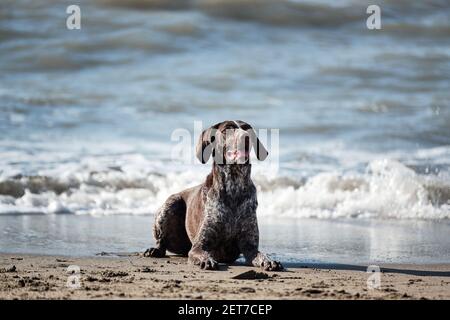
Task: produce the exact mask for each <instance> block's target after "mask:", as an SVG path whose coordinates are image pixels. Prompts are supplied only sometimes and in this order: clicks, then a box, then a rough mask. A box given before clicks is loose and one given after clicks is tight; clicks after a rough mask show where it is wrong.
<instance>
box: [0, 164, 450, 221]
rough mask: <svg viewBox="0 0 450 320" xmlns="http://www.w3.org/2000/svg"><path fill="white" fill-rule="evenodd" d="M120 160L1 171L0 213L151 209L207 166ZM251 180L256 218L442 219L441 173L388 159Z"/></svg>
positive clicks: (446, 191) (449, 186) (448, 207)
mask: <svg viewBox="0 0 450 320" xmlns="http://www.w3.org/2000/svg"><path fill="white" fill-rule="evenodd" d="M121 161H122V162H120V161H119V164H118V165H116V166H109V165H107V164H108V161H106V162H105V163H103V164H101V163H99V162H98V161H96V160H95V159H86V160H85V161H82V162H81V163H78V164H73V163H72V164H64V165H60V166H59V167H56V168H52V170H41V171H39V173H38V174H37V175H34V176H17V177H9V178H7V177H4V176H3V177H2V178H1V180H0V214H70V213H71V214H91V215H111V214H141V215H142V214H153V213H154V212H155V211H156V210H157V208H158V207H159V206H160V205H161V204H162V203H163V202H164V200H165V199H166V198H167V197H168V196H169V195H170V194H172V193H176V192H179V191H180V190H182V189H184V188H186V187H190V186H193V185H196V184H198V183H200V182H201V181H202V179H204V177H205V176H206V173H207V171H208V167H209V166H208V167H206V166H200V167H195V166H194V168H189V169H188V168H184V170H183V171H180V169H179V167H178V171H173V170H171V168H168V167H167V165H164V164H163V163H154V162H149V161H147V160H145V159H144V158H143V157H139V156H133V157H125V158H124V159H122V160H121ZM172 169H173V168H172ZM253 180H254V182H255V184H256V185H257V188H258V189H259V193H258V201H259V209H258V214H259V216H261V217H267V218H270V217H289V218H351V217H363V218H364V217H376V218H395V219H403V218H417V219H433V220H435V219H448V218H450V179H449V175H448V172H441V173H440V174H433V175H421V174H418V173H416V172H415V171H413V170H412V169H410V168H408V167H407V166H405V165H404V164H402V163H400V162H398V161H394V160H386V159H385V160H374V161H372V162H370V163H369V164H368V166H367V168H366V171H365V172H364V173H357V172H355V173H352V172H350V173H341V172H323V173H319V174H316V175H313V176H311V177H309V178H307V179H300V178H295V177H289V176H287V175H283V174H280V175H279V176H277V177H268V176H265V175H264V174H263V172H262V171H261V170H259V171H258V170H255V172H254V175H253Z"/></svg>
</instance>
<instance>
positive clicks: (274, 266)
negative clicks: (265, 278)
mask: <svg viewBox="0 0 450 320" xmlns="http://www.w3.org/2000/svg"><path fill="white" fill-rule="evenodd" d="M261 268H262V269H263V270H264V271H282V270H283V269H284V268H283V265H282V264H281V262H279V261H275V260H264V261H263V262H262V263H261Z"/></svg>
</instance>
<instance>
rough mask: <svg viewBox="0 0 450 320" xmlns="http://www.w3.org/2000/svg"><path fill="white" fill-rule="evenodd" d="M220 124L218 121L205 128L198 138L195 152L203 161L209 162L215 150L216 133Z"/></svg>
mask: <svg viewBox="0 0 450 320" xmlns="http://www.w3.org/2000/svg"><path fill="white" fill-rule="evenodd" d="M219 125H220V123H217V124H215V125H213V126H212V127H209V128H208V129H206V130H204V131H203V132H202V134H201V135H200V137H199V139H198V142H197V147H196V148H195V149H196V150H195V152H196V156H197V159H198V160H199V161H200V162H201V163H207V162H208V160H209V158H210V157H211V153H212V152H213V150H214V146H215V145H216V141H215V135H216V131H217V129H218V128H219Z"/></svg>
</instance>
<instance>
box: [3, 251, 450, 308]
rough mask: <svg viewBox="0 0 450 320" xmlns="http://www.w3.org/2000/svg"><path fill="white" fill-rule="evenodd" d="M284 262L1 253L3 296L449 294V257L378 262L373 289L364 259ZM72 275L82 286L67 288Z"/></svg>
mask: <svg viewBox="0 0 450 320" xmlns="http://www.w3.org/2000/svg"><path fill="white" fill-rule="evenodd" d="M284 265H285V268H286V271H284V272H264V271H262V270H260V269H259V268H255V267H249V266H245V265H242V264H234V265H231V266H225V265H221V267H220V270H219V271H202V270H200V269H199V268H197V267H195V266H191V265H188V264H187V259H186V258H183V257H177V256H168V257H166V258H159V259H152V258H144V257H142V256H141V255H139V254H137V253H132V254H130V253H123V254H119V255H116V256H112V255H107V256H105V255H103V256H94V257H71V256H64V255H29V254H10V253H0V279H1V281H0V299H187V300H189V299H226V300H228V299H408V300H409V299H450V263H444V264H380V267H381V273H380V274H379V275H380V278H379V279H380V286H379V288H377V289H370V288H368V285H367V280H368V278H369V276H371V275H370V274H369V273H367V272H366V271H367V266H364V265H350V264H315V263H284ZM69 266H78V267H79V268H80V269H79V270H80V271H79V272H78V271H77V270H76V268H77V267H70V268H71V269H72V270H74V271H75V273H73V274H70V273H68V272H67V270H68V268H69ZM74 268H75V269H74ZM69 278H71V279H72V280H73V279H75V278H76V279H75V281H74V282H73V283H74V285H75V286H76V283H78V281H79V283H80V287H79V288H70V287H68V286H67V280H68V279H69Z"/></svg>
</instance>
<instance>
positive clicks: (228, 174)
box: [208, 163, 253, 197]
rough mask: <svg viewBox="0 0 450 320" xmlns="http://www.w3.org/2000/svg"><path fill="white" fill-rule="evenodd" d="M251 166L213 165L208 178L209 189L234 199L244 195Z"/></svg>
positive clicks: (249, 177) (248, 183)
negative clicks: (211, 188)
mask: <svg viewBox="0 0 450 320" xmlns="http://www.w3.org/2000/svg"><path fill="white" fill-rule="evenodd" d="M251 169H252V166H251V164H225V165H217V164H216V163H214V164H213V167H212V171H211V173H210V175H209V176H208V180H209V181H208V182H209V183H210V185H211V187H213V188H214V189H215V190H217V191H219V192H220V193H221V194H224V195H225V196H227V197H235V196H237V195H239V194H242V193H245V192H246V191H247V190H248V188H249V186H251V185H253V184H252V181H251Z"/></svg>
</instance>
